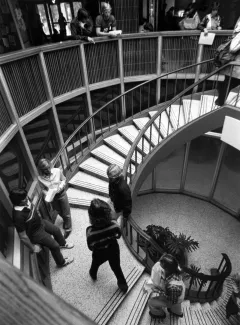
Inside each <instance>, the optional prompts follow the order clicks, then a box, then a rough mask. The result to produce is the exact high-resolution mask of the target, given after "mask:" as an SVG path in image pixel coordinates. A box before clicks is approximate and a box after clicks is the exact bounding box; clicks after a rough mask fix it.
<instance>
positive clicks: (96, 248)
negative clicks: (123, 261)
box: [86, 199, 128, 292]
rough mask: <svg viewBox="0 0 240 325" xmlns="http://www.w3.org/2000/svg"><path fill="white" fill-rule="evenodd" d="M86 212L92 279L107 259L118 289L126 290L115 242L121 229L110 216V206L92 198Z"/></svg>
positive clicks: (94, 278) (117, 247) (119, 235)
mask: <svg viewBox="0 0 240 325" xmlns="http://www.w3.org/2000/svg"><path fill="white" fill-rule="evenodd" d="M88 214H89V221H90V224H91V226H89V227H87V230H86V236H87V244H88V248H89V249H90V250H91V251H92V252H93V253H92V265H91V268H90V270H89V274H90V276H91V278H92V279H93V280H97V272H98V268H99V267H100V266H101V265H102V264H103V263H105V262H106V261H108V262H109V265H110V267H111V269H112V270H113V272H114V274H115V276H116V278H117V284H118V287H119V289H120V290H121V291H123V292H127V290H128V285H127V282H126V280H125V277H124V274H123V272H122V269H121V265H120V250H119V245H118V242H117V239H119V238H120V237H121V230H120V227H119V225H118V223H117V221H115V220H112V218H111V208H110V206H109V205H108V204H107V203H106V202H104V201H102V200H100V199H94V200H92V202H91V205H90V207H89V209H88Z"/></svg>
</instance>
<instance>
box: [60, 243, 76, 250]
mask: <svg viewBox="0 0 240 325" xmlns="http://www.w3.org/2000/svg"><path fill="white" fill-rule="evenodd" d="M73 247H74V244H73V243H66V244H65V245H64V246H60V248H61V249H71V248H73Z"/></svg>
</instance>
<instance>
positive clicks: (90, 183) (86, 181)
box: [69, 171, 108, 193]
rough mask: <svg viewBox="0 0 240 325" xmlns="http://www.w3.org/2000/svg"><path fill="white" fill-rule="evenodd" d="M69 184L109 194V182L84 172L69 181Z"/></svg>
mask: <svg viewBox="0 0 240 325" xmlns="http://www.w3.org/2000/svg"><path fill="white" fill-rule="evenodd" d="M69 184H76V185H79V186H83V187H86V188H93V189H97V190H101V191H103V192H104V193H106V192H107V193H108V182H105V181H103V180H101V179H99V178H97V177H94V176H91V175H88V174H86V173H84V172H82V171H79V172H77V174H75V175H74V176H73V178H72V179H71V180H70V181H69Z"/></svg>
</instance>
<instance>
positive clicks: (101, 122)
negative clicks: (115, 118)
mask: <svg viewBox="0 0 240 325" xmlns="http://www.w3.org/2000/svg"><path fill="white" fill-rule="evenodd" d="M99 114H100V128H101V136H102V135H103V126H102V110H101V111H100V112H99Z"/></svg>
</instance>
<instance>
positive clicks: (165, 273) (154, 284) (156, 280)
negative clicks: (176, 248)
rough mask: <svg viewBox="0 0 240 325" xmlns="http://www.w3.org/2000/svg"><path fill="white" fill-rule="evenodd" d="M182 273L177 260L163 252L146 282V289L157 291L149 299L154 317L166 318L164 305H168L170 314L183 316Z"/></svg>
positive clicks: (151, 314)
mask: <svg viewBox="0 0 240 325" xmlns="http://www.w3.org/2000/svg"><path fill="white" fill-rule="evenodd" d="M180 273H181V269H180V267H179V265H178V262H177V260H176V259H175V257H173V256H172V255H170V254H163V255H162V256H161V258H160V260H159V261H158V262H157V263H156V264H155V265H154V266H153V268H152V272H151V278H150V280H149V281H148V282H147V283H146V284H145V290H149V289H150V290H151V291H152V293H157V295H156V296H155V297H151V298H150V299H149V301H148V306H149V309H150V311H149V314H150V316H151V317H152V318H159V319H164V318H166V313H165V311H164V310H163V308H164V307H167V310H168V312H169V313H170V314H172V315H175V316H177V317H183V312H182V302H183V300H184V296H185V285H184V283H183V281H182V277H181V275H180Z"/></svg>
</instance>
